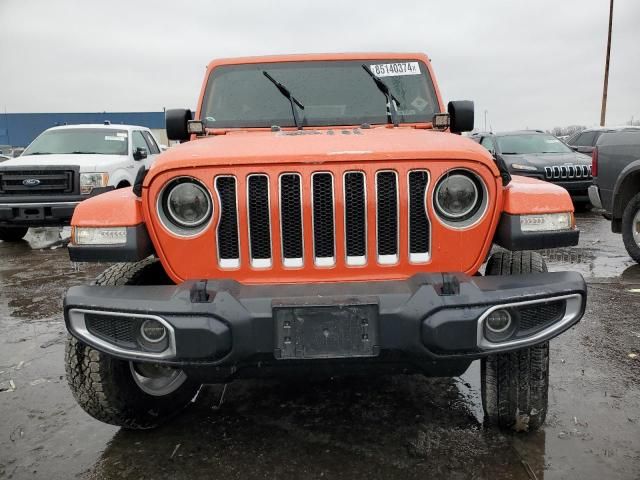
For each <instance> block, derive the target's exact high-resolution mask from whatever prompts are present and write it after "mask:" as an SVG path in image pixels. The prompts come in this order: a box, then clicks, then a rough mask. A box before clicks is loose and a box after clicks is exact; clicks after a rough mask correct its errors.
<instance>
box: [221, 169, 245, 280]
mask: <svg viewBox="0 0 640 480" xmlns="http://www.w3.org/2000/svg"><path fill="white" fill-rule="evenodd" d="M216 192H217V193H218V198H219V200H220V223H219V224H218V262H219V264H220V266H221V267H223V268H237V267H238V266H240V246H239V241H238V205H237V196H236V179H235V178H234V177H228V176H224V177H217V178H216Z"/></svg>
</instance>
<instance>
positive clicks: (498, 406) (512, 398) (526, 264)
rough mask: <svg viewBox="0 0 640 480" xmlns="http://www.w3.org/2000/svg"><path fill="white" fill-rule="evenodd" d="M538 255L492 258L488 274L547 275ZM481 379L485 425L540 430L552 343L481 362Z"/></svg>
mask: <svg viewBox="0 0 640 480" xmlns="http://www.w3.org/2000/svg"><path fill="white" fill-rule="evenodd" d="M546 271H547V265H546V263H545V261H544V258H542V256H541V255H540V254H539V253H536V252H498V253H495V254H493V255H492V256H491V258H490V259H489V262H488V264H487V268H486V272H485V274H486V275H519V274H527V273H534V272H546ZM480 377H481V378H480V380H481V390H482V407H483V409H484V417H485V422H487V423H488V424H491V425H497V426H499V427H502V428H508V429H513V430H516V431H533V430H537V429H538V428H540V426H541V425H542V424H543V423H544V419H545V418H546V416H547V404H548V395H549V342H544V343H541V344H540V345H535V346H533V347H528V348H524V349H522V350H517V351H514V352H509V353H499V354H495V355H490V356H488V357H485V358H483V359H482V360H481V365H480Z"/></svg>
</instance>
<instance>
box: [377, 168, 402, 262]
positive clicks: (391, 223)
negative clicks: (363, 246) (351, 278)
mask: <svg viewBox="0 0 640 480" xmlns="http://www.w3.org/2000/svg"><path fill="white" fill-rule="evenodd" d="M376 185H377V188H376V190H377V191H376V194H377V199H376V202H377V210H378V262H379V263H381V264H383V265H384V264H393V263H396V262H397V261H398V177H397V175H396V172H391V171H384V172H378V174H377V175H376Z"/></svg>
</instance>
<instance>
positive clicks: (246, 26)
mask: <svg viewBox="0 0 640 480" xmlns="http://www.w3.org/2000/svg"><path fill="white" fill-rule="evenodd" d="M608 8H609V0H509V1H506V0H464V1H463V0H460V1H452V0H449V1H447V0H440V1H427V0H422V1H418V0H414V1H404V0H393V1H389V0H386V1H377V0H375V1H374V0H367V1H353V0H352V1H349V0H339V1H334V0H325V1H323V2H307V1H303V0H297V1H266V0H263V1H258V0H251V1H250V0H234V1H233V2H214V1H209V0H201V1H189V0H181V1H173V2H165V1H161V0H155V1H146V0H142V1H141V0H136V1H133V0H108V1H97V0H0V109H1V110H2V111H4V110H5V109H6V111H8V112H86V111H152V110H153V111H157V110H161V109H162V108H163V107H167V108H172V107H174V108H175V107H194V106H195V103H196V100H197V95H198V93H199V89H200V85H201V82H202V77H203V74H204V68H205V65H206V64H207V63H208V62H209V61H210V60H211V59H213V58H216V57H229V56H240V55H262V54H272V53H308V52H341V51H422V52H426V53H427V54H428V55H429V56H430V57H431V59H432V61H433V66H434V69H435V72H436V75H437V77H438V81H439V84H440V88H441V89H442V93H443V96H444V98H445V100H447V101H448V100H456V99H471V100H474V101H475V104H476V126H477V127H482V126H483V122H484V111H485V110H487V111H488V123H489V124H490V126H492V127H493V129H494V130H506V129H514V128H525V127H529V128H545V129H546V128H551V127H553V126H556V125H558V126H566V125H570V124H583V125H589V126H591V125H596V124H598V122H599V119H600V101H601V95H602V82H603V75H604V57H605V49H606V37H607V19H608ZM613 23H614V29H613V31H614V33H613V47H612V56H611V74H610V82H609V103H608V109H607V124H609V125H614V124H623V123H626V122H627V121H629V120H630V119H631V117H632V116H634V117H635V119H640V1H639V0H615V12H614V22H613Z"/></svg>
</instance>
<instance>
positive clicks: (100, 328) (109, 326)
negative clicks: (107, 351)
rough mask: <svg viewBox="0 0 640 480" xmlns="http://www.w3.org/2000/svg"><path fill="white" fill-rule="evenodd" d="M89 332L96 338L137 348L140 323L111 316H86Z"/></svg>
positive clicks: (89, 314) (90, 314)
mask: <svg viewBox="0 0 640 480" xmlns="http://www.w3.org/2000/svg"><path fill="white" fill-rule="evenodd" d="M84 318H85V323H86V325H87V330H89V332H90V333H92V334H93V335H95V336H96V337H99V338H102V339H103V340H107V341H108V342H111V343H113V344H115V345H119V346H122V347H126V348H137V343H136V332H137V330H138V325H139V323H140V322H139V321H137V320H134V319H132V318H127V317H121V316H117V317H116V316H110V315H102V314H100V315H97V314H93V313H86V314H85V317H84Z"/></svg>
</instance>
